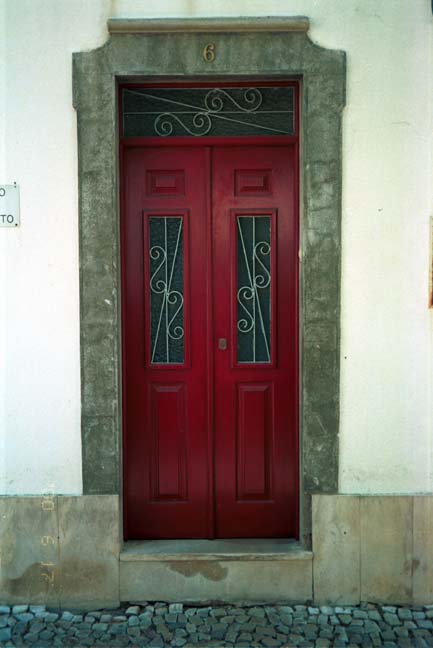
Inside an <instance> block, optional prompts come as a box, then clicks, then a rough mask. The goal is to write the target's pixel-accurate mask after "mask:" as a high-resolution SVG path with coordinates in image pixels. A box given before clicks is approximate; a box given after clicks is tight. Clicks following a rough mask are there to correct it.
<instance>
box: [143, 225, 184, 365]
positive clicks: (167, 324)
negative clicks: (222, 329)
mask: <svg viewBox="0 0 433 648" xmlns="http://www.w3.org/2000/svg"><path fill="white" fill-rule="evenodd" d="M182 223H183V220H182V218H177V217H176V218H174V217H173V218H172V217H169V218H168V217H164V218H159V217H158V218H157V217H153V216H152V217H151V218H150V219H149V258H150V286H149V288H150V343H151V344H150V347H151V362H152V363H154V364H155V363H157V364H173V363H177V364H178V363H182V362H183V361H184V312H183V299H184V298H183V231H182Z"/></svg>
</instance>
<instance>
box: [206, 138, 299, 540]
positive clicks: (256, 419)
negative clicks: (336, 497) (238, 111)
mask: <svg viewBox="0 0 433 648" xmlns="http://www.w3.org/2000/svg"><path fill="white" fill-rule="evenodd" d="M240 169H241V170H242V174H243V176H245V177H247V176H248V174H247V170H248V169H251V172H252V173H251V176H253V172H254V170H257V169H267V170H268V173H267V176H268V177H269V176H272V180H271V181H269V182H267V183H266V184H265V185H264V186H267V190H266V191H264V192H263V194H262V195H260V193H259V192H257V191H255V192H254V193H255V195H254V196H250V195H248V192H242V191H241V192H237V191H235V187H236V184H235V183H234V181H233V178H235V177H236V176H237V175H239V174H238V173H237V171H238V170H240ZM255 174H256V176H257V175H258V174H257V172H255ZM294 186H295V154H294V149H293V148H289V147H287V148H279V147H271V146H267V147H236V148H216V149H215V150H214V156H213V217H214V236H213V251H214V256H213V262H214V268H215V273H214V288H213V292H214V304H215V306H214V320H215V337H216V338H217V339H218V338H228V340H229V349H228V351H225V352H223V351H218V350H217V351H215V494H216V495H215V499H216V534H217V536H218V537H287V536H295V535H296V533H297V528H296V527H297V525H296V517H297V515H296V511H297V480H298V476H297V464H298V457H297V442H296V439H297V422H296V410H297V376H298V371H297V345H298V339H297V271H296V268H297V249H298V243H297V240H298V237H297V228H296V220H297V219H296V202H295V192H294ZM271 188H272V189H271ZM238 214H240V215H242V214H244V215H247V214H255V215H269V216H271V222H272V230H273V236H272V250H273V253H272V254H271V272H272V275H273V276H272V284H271V285H272V286H273V291H272V292H273V295H272V297H273V299H272V303H273V309H272V314H273V316H272V320H273V324H272V342H271V363H269V364H239V363H237V358H236V315H237V307H236V286H237V280H236V227H235V225H236V216H237V215H238Z"/></svg>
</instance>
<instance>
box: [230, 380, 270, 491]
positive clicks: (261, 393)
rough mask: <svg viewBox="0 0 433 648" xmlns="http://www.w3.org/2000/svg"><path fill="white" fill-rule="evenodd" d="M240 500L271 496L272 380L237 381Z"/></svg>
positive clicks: (238, 488) (238, 487) (238, 482)
mask: <svg viewBox="0 0 433 648" xmlns="http://www.w3.org/2000/svg"><path fill="white" fill-rule="evenodd" d="M237 411H238V420H237V430H236V435H237V439H236V441H237V442H236V455H237V456H236V463H237V496H236V497H237V501H238V502H240V501H242V500H258V499H263V500H268V499H269V498H270V496H271V482H272V475H271V469H272V460H271V451H272V446H273V440H272V430H273V398H272V384H270V383H267V384H259V385H254V384H251V383H249V384H246V385H245V384H240V385H237Z"/></svg>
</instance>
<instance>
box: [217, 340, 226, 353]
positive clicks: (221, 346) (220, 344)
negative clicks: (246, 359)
mask: <svg viewBox="0 0 433 648" xmlns="http://www.w3.org/2000/svg"><path fill="white" fill-rule="evenodd" d="M218 349H220V351H226V350H227V339H226V338H219V340H218Z"/></svg>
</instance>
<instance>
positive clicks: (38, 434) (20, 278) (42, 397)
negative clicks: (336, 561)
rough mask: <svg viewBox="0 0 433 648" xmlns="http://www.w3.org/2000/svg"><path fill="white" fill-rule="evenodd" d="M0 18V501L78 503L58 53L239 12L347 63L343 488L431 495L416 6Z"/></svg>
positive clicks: (65, 89)
mask: <svg viewBox="0 0 433 648" xmlns="http://www.w3.org/2000/svg"><path fill="white" fill-rule="evenodd" d="M0 7H1V8H2V9H3V16H4V23H5V31H6V44H5V45H2V43H1V42H0V62H1V57H2V47H4V49H5V50H6V68H7V71H6V77H5V79H3V78H2V73H1V67H0V115H1V111H2V106H3V104H4V108H5V111H6V131H5V137H4V143H3V140H2V137H3V130H2V125H1V120H0V173H1V177H0V182H13V181H14V180H16V181H17V182H18V183H19V184H20V185H21V206H22V227H21V228H20V229H19V230H4V229H3V230H0V271H1V273H2V277H5V276H7V277H8V280H7V282H5V281H3V282H2V296H1V298H0V309H1V310H0V352H2V355H1V358H2V362H1V364H0V381H2V382H1V383H0V390H1V393H0V452H2V450H3V452H2V454H1V455H0V471H3V472H2V473H1V474H0V492H3V493H7V494H21V493H34V494H37V493H40V492H43V491H44V490H47V489H49V488H50V484H52V483H54V487H55V490H56V491H57V492H62V493H80V492H81V442H80V429H79V422H80V392H79V305H78V214H77V146H76V130H75V129H76V123H75V114H74V111H73V108H72V97H71V54H72V52H73V51H79V50H82V49H91V48H94V47H96V46H98V45H100V44H101V43H102V42H104V39H105V38H106V29H105V21H106V19H107V18H108V17H109V16H131V17H134V16H136V17H143V16H151V17H161V16H205V15H207V16H210V15H213V16H221V15H226V16H229V15H239V14H243V15H270V14H271V15H272V14H274V15H277V14H280V15H300V14H302V15H307V16H309V17H310V20H311V30H310V36H311V38H312V39H313V40H315V41H316V42H317V43H319V44H320V45H323V46H325V47H330V48H339V49H344V50H345V51H346V52H347V107H346V109H345V113H344V149H343V156H344V157H343V160H344V162H343V249H344V253H343V268H342V272H343V279H342V356H341V358H342V374H341V437H340V439H341V442H340V447H341V470H340V488H341V490H342V491H343V492H346V493H350V492H360V493H370V492H379V493H383V492H389V493H393V492H395V493H396V492H405V493H411V492H419V491H430V490H431V489H432V487H433V475H432V461H431V455H432V434H433V430H432V421H431V408H432V387H433V385H432V379H431V366H432V362H431V360H432V351H431V337H432V321H431V314H430V313H429V311H428V310H427V291H428V288H427V284H428V222H429V216H430V212H431V192H432V187H433V185H432V181H431V176H432V164H431V141H430V132H431V125H432V124H431V106H432V97H431V86H432V84H431V79H432V72H433V64H432V54H431V46H430V40H431V31H432V22H433V19H432V15H431V8H430V2H429V1H428V0H345V1H344V2H342V1H341V0H272V1H267V2H265V1H264V0H261V1H258V0H255V1H254V0H238V1H237V2H236V1H233V0H231V1H228V0H224V1H220V2H218V1H216V0H214V2H212V3H210V2H209V1H208V0H206V1H205V0H202V1H194V0H184V1H183V2H182V1H181V0H172V1H170V0H165V1H163V0H155V1H151V0H147V1H146V2H143V1H142V0H140V1H138V0H135V1H133V0H117V1H116V0H113V1H112V2H110V1H109V0H106V1H104V0H91V1H89V0H61V2H60V3H59V2H58V0H0ZM1 28H2V23H1V17H0V33H1ZM3 42H4V41H3ZM0 65H1V63H0ZM2 84H3V85H4V86H5V92H2ZM3 360H4V361H3ZM2 404H4V412H2V409H1V408H2Z"/></svg>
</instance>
